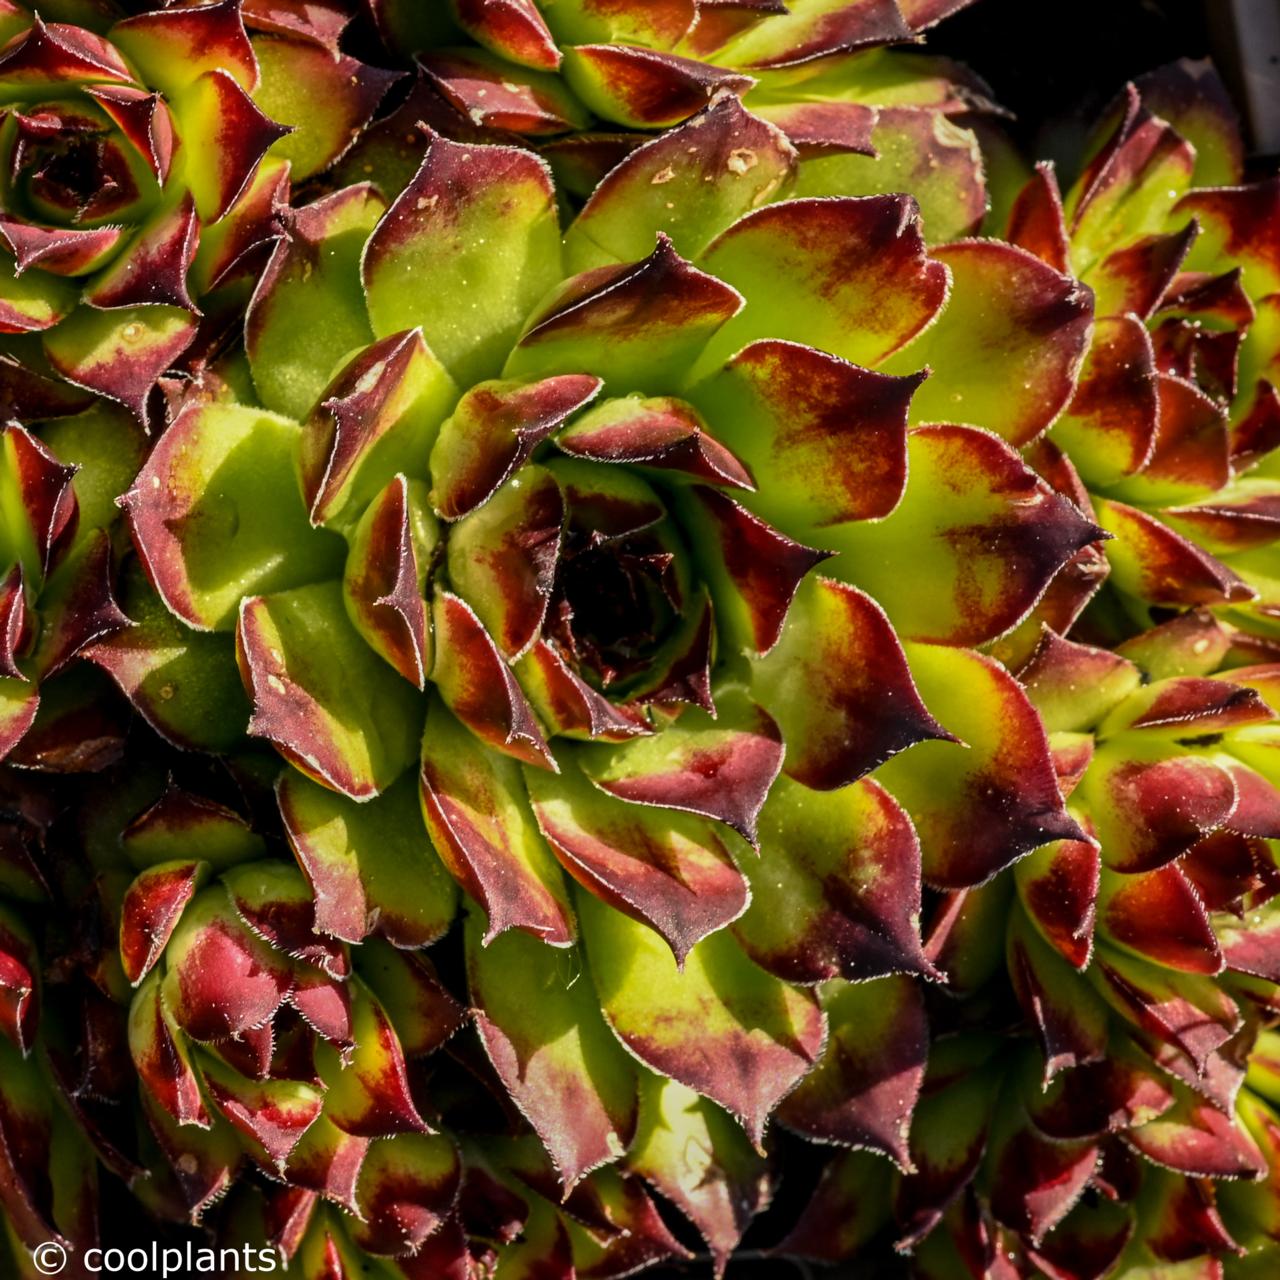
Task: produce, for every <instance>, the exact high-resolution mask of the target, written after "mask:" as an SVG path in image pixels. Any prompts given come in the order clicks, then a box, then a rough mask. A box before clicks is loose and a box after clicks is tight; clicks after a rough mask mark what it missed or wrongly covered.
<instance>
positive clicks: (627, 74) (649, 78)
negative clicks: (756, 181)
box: [564, 6, 755, 129]
mask: <svg viewBox="0 0 1280 1280" xmlns="http://www.w3.org/2000/svg"><path fill="white" fill-rule="evenodd" d="M637 7H638V6H637ZM699 20H701V18H700V19H699ZM564 75H565V78H566V79H567V80H568V82H569V84H570V86H571V87H572V88H573V91H574V92H575V93H576V94H577V95H578V97H579V98H581V99H582V101H583V102H584V103H586V105H587V106H588V107H590V108H591V110H592V111H594V112H595V113H596V115H598V116H600V117H601V118H602V119H604V120H608V121H609V122H611V123H612V124H619V125H623V126H624V127H627V128H631V129H653V128H655V127H667V126H670V125H678V124H679V123H680V122H681V121H682V120H685V119H687V118H688V117H689V116H692V115H693V114H694V112H696V111H698V110H699V109H700V108H701V107H704V106H706V104H707V103H708V102H710V103H713V104H714V102H715V99H716V97H717V96H718V95H724V96H726V97H731V96H732V95H733V94H735V93H742V92H743V91H744V90H746V89H749V88H751V86H752V85H753V84H754V83H755V81H754V80H753V79H752V78H751V77H750V76H746V75H743V74H742V73H741V72H738V71H733V70H731V69H729V68H727V67H717V66H712V65H711V64H709V63H707V62H703V61H700V60H698V59H694V58H683V57H680V56H679V55H678V54H673V53H664V52H661V51H660V50H657V49H645V48H642V47H640V46H639V45H628V44H582V45H577V46H575V47H572V48H570V49H567V50H566V51H565V60H564Z"/></svg>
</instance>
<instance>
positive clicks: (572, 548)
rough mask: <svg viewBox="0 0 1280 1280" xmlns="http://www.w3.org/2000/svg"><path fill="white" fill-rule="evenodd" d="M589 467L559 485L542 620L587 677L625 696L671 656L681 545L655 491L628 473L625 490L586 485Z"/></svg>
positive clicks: (683, 565) (685, 564)
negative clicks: (555, 546) (559, 517)
mask: <svg viewBox="0 0 1280 1280" xmlns="http://www.w3.org/2000/svg"><path fill="white" fill-rule="evenodd" d="M591 470H593V468H588V469H587V470H586V472H584V473H577V474H575V475H574V478H573V479H572V480H570V482H569V483H567V484H566V485H565V497H566V507H567V511H566V520H565V530H564V538H563V542H562V544H561V549H560V557H559V560H558V562H557V565H556V573H555V582H554V586H553V588H552V594H551V600H550V607H549V609H548V611H547V621H546V630H547V632H548V633H549V635H550V636H551V637H552V638H554V639H555V640H556V641H557V642H558V643H559V645H560V646H561V648H562V649H563V650H564V651H565V652H566V653H567V654H568V655H569V656H570V657H571V658H572V659H573V660H574V662H575V664H576V665H577V667H578V668H579V671H580V673H581V674H582V675H583V676H584V677H585V678H586V679H587V680H588V681H590V682H591V683H592V684H594V685H596V686H597V687H598V688H600V689H601V690H608V691H609V692H610V694H611V695H615V696H620V697H625V696H629V695H630V694H631V693H632V692H634V691H635V690H637V689H639V688H643V687H645V686H647V684H648V683H649V682H650V677H651V676H652V675H654V674H655V667H656V666H658V665H661V664H662V661H663V660H664V658H667V657H668V656H669V655H667V649H668V648H669V646H670V644H671V642H672V640H673V638H674V637H675V635H676V633H677V631H678V630H679V628H680V624H681V620H682V617H683V615H684V614H685V613H686V612H687V607H688V603H689V598H690V589H691V582H690V577H689V553H688V551H687V549H686V548H685V546H684V543H683V541H682V539H681V537H680V534H679V531H678V529H677V528H676V525H675V523H674V521H673V520H672V518H671V517H670V516H669V515H668V514H667V513H666V511H665V509H664V504H663V502H662V500H661V498H660V497H659V496H658V494H657V492H655V491H654V490H653V489H651V488H650V487H649V486H648V485H647V484H645V483H644V482H643V481H641V480H639V478H638V477H634V476H629V477H627V485H626V491H625V492H624V493H617V492H612V493H611V492H609V491H608V490H607V489H606V490H605V491H600V490H597V491H594V492H592V491H591V489H590V488H589V487H588V486H587V485H583V484H582V478H583V476H584V475H587V474H589V473H590V471H591ZM601 470H604V471H606V472H607V471H608V469H606V468H601ZM614 475H615V476H616V475H617V473H616V472H614ZM619 478H621V477H619ZM610 487H611V486H610Z"/></svg>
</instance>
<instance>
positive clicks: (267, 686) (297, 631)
mask: <svg viewBox="0 0 1280 1280" xmlns="http://www.w3.org/2000/svg"><path fill="white" fill-rule="evenodd" d="M236 644H237V652H238V654H239V658H240V665H241V670H242V671H243V673H244V679H245V685H246V687H247V688H248V689H249V691H250V694H251V696H252V698H253V719H252V720H251V721H250V724H249V732H250V733H252V734H254V735H255V736H257V737H261V738H266V739H268V740H269V741H271V742H274V743H275V745H276V747H277V748H278V749H279V750H280V752H281V753H282V754H283V755H284V756H285V757H286V758H287V759H288V760H290V761H291V762H292V763H293V764H295V765H297V767H298V768H299V769H301V770H302V772H303V773H305V774H307V775H308V776H310V777H312V778H315V779H316V780H317V781H318V782H320V783H322V784H323V785H325V786H327V787H331V788H333V790H335V791H340V792H342V793H343V794H344V795H349V796H351V797H352V798H353V799H355V800H368V799H371V798H372V797H373V796H375V795H377V794H378V793H379V792H381V791H384V790H385V789H386V788H387V787H389V786H390V785H391V784H392V783H393V782H394V781H395V780H396V779H397V778H398V777H399V776H400V775H401V774H402V773H403V772H404V771H405V769H407V768H408V767H409V766H410V765H411V764H412V763H413V761H414V760H415V759H416V758H417V753H418V736H419V733H420V732H421V725H422V705H421V702H420V701H419V699H418V698H417V697H416V696H413V695H410V696H409V697H408V698H406V696H405V695H406V692H407V691H406V688H405V684H404V682H403V680H401V678H400V677H399V676H398V675H397V674H396V673H395V672H394V671H392V670H391V668H390V667H389V666H387V665H386V664H385V663H384V662H383V661H382V659H381V658H379V657H378V656H377V655H376V654H375V653H374V652H373V650H372V649H370V648H369V646H368V645H367V644H365V642H364V641H363V640H362V639H361V638H360V635H359V633H358V632H357V631H356V630H355V628H354V627H352V625H351V623H350V622H349V621H348V620H347V614H346V608H345V606H344V605H343V602H342V589H341V587H340V586H339V584H338V583H336V582H333V583H329V582H325V583H319V584H317V585H315V586H311V587H300V588H298V589H297V590H296V591H286V592H279V593H277V594H275V595H270V596H254V597H252V598H251V599H248V600H246V601H245V602H244V606H243V608H242V609H241V612H240V626H239V630H238V631H237V633H236Z"/></svg>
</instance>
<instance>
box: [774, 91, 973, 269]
mask: <svg viewBox="0 0 1280 1280" xmlns="http://www.w3.org/2000/svg"><path fill="white" fill-rule="evenodd" d="M841 105H845V104H841ZM775 119H776V117H775ZM869 143H870V146H871V147H872V148H874V151H873V152H872V154H871V155H858V154H856V153H852V152H849V151H845V152H843V153H842V154H835V155H817V156H806V157H805V158H804V159H803V160H802V161H801V164H800V170H799V174H798V176H797V180H796V195H798V196H843V195H846V194H848V193H849V192H852V191H856V192H857V193H858V194H859V195H890V194H892V193H893V192H895V191H909V192H911V194H912V196H913V197H914V198H915V199H916V200H917V201H918V202H919V205H920V215H921V218H922V221H923V230H924V234H925V237H926V239H927V240H928V242H929V243H930V244H940V243H943V242H946V241H949V240H957V239H959V238H960V237H961V236H971V235H974V234H976V233H977V231H978V228H979V226H980V224H981V222H982V218H983V215H984V214H985V213H986V211H987V188H986V183H985V181H984V179H983V172H982V152H981V149H980V148H979V146H978V140H977V138H976V137H975V136H974V134H973V133H972V132H971V131H970V130H968V129H965V128H963V127H962V126H961V125H960V124H958V123H957V122H954V121H952V120H951V119H950V118H949V117H948V116H947V114H946V113H945V112H943V111H941V110H938V109H935V108H931V107H923V108H921V107H909V106H907V107H892V106H886V107H882V108H880V110H879V111H878V112H877V117H876V121H875V124H874V126H873V127H872V129H871V136H870V139H869Z"/></svg>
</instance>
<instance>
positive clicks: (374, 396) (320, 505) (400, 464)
mask: <svg viewBox="0 0 1280 1280" xmlns="http://www.w3.org/2000/svg"><path fill="white" fill-rule="evenodd" d="M456 398H457V388H456V387H455V386H454V385H453V381H452V379H450V377H449V375H448V374H447V373H445V371H444V369H443V368H442V367H441V366H440V364H439V362H438V361H437V360H436V358H435V356H433V355H432V354H431V351H430V350H429V349H428V348H427V345H426V343H425V342H424V341H423V339H422V333H421V332H420V331H419V330H417V329H414V330H410V331H408V332H404V333H393V334H391V335H390V336H389V337H386V338H382V339H381V340H380V341H378V342H375V343H373V344H372V345H371V346H368V347H366V348H365V349H364V350H363V351H361V352H360V353H359V355H357V356H356V357H355V358H354V359H353V360H352V361H350V363H348V364H347V365H345V366H344V367H343V369H342V371H341V372H340V373H339V374H338V375H337V377H335V378H334V379H333V381H332V382H331V383H329V385H328V386H327V387H326V388H325V391H324V394H323V395H322V397H321V399H320V403H319V404H318V405H317V406H316V408H315V410H314V412H313V413H312V414H311V416H310V417H309V418H308V419H307V422H306V425H305V427H304V428H303V431H302V435H301V438H300V440H299V447H298V472H299V476H300V479H301V481H302V496H303V500H304V501H305V503H306V504H307V511H308V513H309V514H310V516H311V523H312V524H334V525H337V526H338V527H341V526H342V525H343V524H350V523H352V521H353V520H354V518H355V514H356V513H357V512H358V511H360V510H361V509H362V508H363V507H364V506H365V504H367V503H368V502H369V500H370V499H371V498H372V497H373V496H374V495H375V494H376V493H378V492H379V491H380V490H382V488H383V487H384V486H385V485H386V484H387V483H388V482H389V481H390V480H391V479H392V477H393V476H395V475H396V474H397V473H398V472H404V473H406V474H407V475H409V476H411V477H413V478H414V479H418V480H425V479H426V467H425V462H426V455H427V451H428V449H429V448H430V446H431V443H432V441H433V440H434V439H435V433H436V429H437V428H438V427H439V425H440V423H441V421H442V420H443V419H444V416H445V415H446V414H447V413H448V412H449V410H450V409H451V408H452V407H453V403H454V401H455V399H456Z"/></svg>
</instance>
